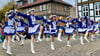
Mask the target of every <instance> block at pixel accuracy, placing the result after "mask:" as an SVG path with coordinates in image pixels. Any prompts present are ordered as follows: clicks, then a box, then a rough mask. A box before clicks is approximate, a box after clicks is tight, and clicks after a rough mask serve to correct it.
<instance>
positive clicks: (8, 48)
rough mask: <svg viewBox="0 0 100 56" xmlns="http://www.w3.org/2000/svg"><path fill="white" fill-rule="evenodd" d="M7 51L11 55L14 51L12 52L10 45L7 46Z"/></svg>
mask: <svg viewBox="0 0 100 56" xmlns="http://www.w3.org/2000/svg"><path fill="white" fill-rule="evenodd" d="M6 53H7V54H9V55H11V54H12V52H11V47H10V46H7V52H6Z"/></svg>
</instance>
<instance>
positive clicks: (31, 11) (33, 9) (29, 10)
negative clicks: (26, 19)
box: [27, 9, 35, 13]
mask: <svg viewBox="0 0 100 56" xmlns="http://www.w3.org/2000/svg"><path fill="white" fill-rule="evenodd" d="M32 11H35V9H30V10H29V11H27V13H30V12H32Z"/></svg>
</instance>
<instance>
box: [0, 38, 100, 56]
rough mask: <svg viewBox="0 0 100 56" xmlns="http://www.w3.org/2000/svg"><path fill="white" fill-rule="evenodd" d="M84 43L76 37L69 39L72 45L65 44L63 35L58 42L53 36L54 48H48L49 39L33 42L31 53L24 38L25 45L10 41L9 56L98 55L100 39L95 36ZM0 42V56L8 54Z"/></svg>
mask: <svg viewBox="0 0 100 56" xmlns="http://www.w3.org/2000/svg"><path fill="white" fill-rule="evenodd" d="M84 42H85V45H80V40H79V38H78V37H77V39H76V40H72V39H71V45H72V47H67V46H66V44H67V43H66V38H65V37H63V42H59V41H57V40H56V38H55V48H56V50H54V51H52V50H51V49H50V41H48V42H47V41H46V40H43V41H42V42H40V43H36V42H35V50H36V54H32V53H31V51H30V40H25V45H24V46H20V42H16V43H15V44H13V43H12V52H13V55H11V56H100V39H99V37H97V38H96V39H95V41H94V42H90V43H87V42H86V41H84ZM1 45H2V43H1V44H0V56H10V55H7V54H6V53H5V52H6V50H3V49H2V47H1Z"/></svg>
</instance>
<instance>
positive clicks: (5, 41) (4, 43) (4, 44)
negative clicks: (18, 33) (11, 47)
mask: <svg viewBox="0 0 100 56" xmlns="http://www.w3.org/2000/svg"><path fill="white" fill-rule="evenodd" d="M6 43H7V40H6V39H5V40H4V42H3V45H2V48H3V49H5V50H6V49H7V47H6Z"/></svg>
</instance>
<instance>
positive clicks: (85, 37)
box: [84, 31, 90, 43]
mask: <svg viewBox="0 0 100 56" xmlns="http://www.w3.org/2000/svg"><path fill="white" fill-rule="evenodd" d="M87 35H88V31H87V32H86V33H85V36H84V39H85V40H86V41H87V42H88V43H89V42H90V41H89V40H88V39H87Z"/></svg>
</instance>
